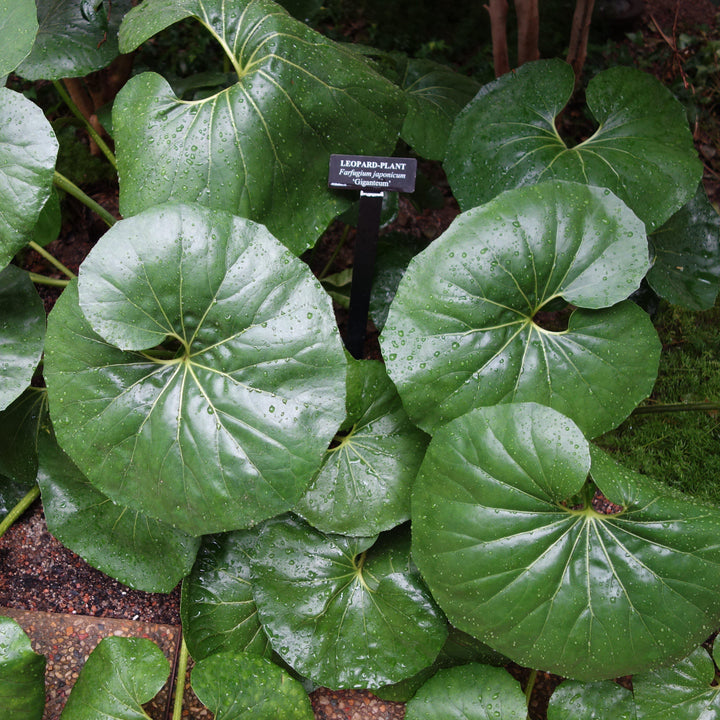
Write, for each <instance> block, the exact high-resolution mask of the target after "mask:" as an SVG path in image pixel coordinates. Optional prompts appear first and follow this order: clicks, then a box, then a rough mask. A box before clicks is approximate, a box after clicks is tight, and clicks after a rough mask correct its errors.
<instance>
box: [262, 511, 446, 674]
mask: <svg viewBox="0 0 720 720" xmlns="http://www.w3.org/2000/svg"><path fill="white" fill-rule="evenodd" d="M252 567H253V581H254V593H255V601H256V602H257V605H258V612H259V613H260V619H261V621H262V623H263V625H264V627H265V631H266V632H267V634H268V636H269V637H270V642H271V643H272V645H273V647H274V649H275V651H276V652H277V653H278V654H279V655H280V656H281V657H282V658H283V659H284V660H285V661H286V662H288V663H289V664H290V665H291V666H292V667H293V668H294V669H295V670H296V671H297V672H299V673H300V674H302V675H304V676H306V677H309V678H311V679H312V680H313V681H314V682H316V683H318V684H322V685H326V686H328V687H332V688H340V687H362V688H366V687H377V686H380V685H386V684H388V683H393V682H397V681H399V680H402V679H404V678H406V677H410V676H411V675H414V674H415V673H417V672H418V671H419V670H421V669H422V668H423V667H425V666H426V665H429V664H430V663H431V662H432V661H433V660H434V659H435V656H436V655H437V654H438V652H439V650H440V648H441V647H442V644H443V642H444V640H445V637H446V635H447V629H446V623H445V620H444V618H443V616H442V614H441V613H440V612H439V611H438V609H437V607H436V605H435V603H434V602H433V600H432V598H431V597H430V593H429V592H428V591H427V588H426V587H425V585H424V583H423V582H422V579H421V578H420V575H419V574H418V572H417V570H415V568H414V567H413V566H411V564H410V560H409V547H408V546H407V544H406V543H405V541H404V540H397V539H395V538H394V537H391V538H389V539H385V540H381V541H380V542H379V543H378V544H376V545H373V538H347V537H343V536H341V535H323V534H322V533H320V532H319V531H317V530H314V529H313V528H311V527H310V526H309V525H306V524H305V523H303V522H301V521H299V520H295V519H294V518H292V517H280V518H275V519H273V520H270V521H268V522H267V523H266V525H265V527H264V528H263V530H262V532H261V534H260V538H259V540H258V543H257V546H256V548H255V554H254V556H253V566H252Z"/></svg>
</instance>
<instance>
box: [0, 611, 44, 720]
mask: <svg viewBox="0 0 720 720" xmlns="http://www.w3.org/2000/svg"><path fill="white" fill-rule="evenodd" d="M0 707H2V709H3V713H4V715H5V717H7V718H8V719H9V718H12V720H41V718H42V716H43V711H44V709H45V658H44V657H43V656H42V655H38V654H37V653H35V652H34V651H33V649H32V646H31V644H30V638H29V637H28V636H27V635H26V634H25V633H24V631H23V629H22V628H21V627H20V626H19V625H18V624H17V623H16V622H15V621H14V620H11V619H10V618H8V617H0Z"/></svg>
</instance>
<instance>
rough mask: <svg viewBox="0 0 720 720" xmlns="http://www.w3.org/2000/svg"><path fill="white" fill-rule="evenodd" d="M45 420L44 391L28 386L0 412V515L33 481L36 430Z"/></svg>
mask: <svg viewBox="0 0 720 720" xmlns="http://www.w3.org/2000/svg"><path fill="white" fill-rule="evenodd" d="M46 422H48V420H47V393H46V392H44V391H43V390H40V389H39V388H32V387H31V388H28V389H27V390H26V391H25V392H24V393H23V394H22V395H21V396H20V397H19V398H18V399H17V400H16V401H15V402H14V403H12V404H11V405H10V407H8V408H7V409H6V410H3V411H1V412H0V519H2V518H3V517H4V516H5V515H6V514H7V513H8V512H9V511H10V510H11V509H12V508H13V507H14V506H15V504H16V503H17V502H18V501H19V500H20V499H21V498H22V497H23V496H24V495H25V494H26V493H27V492H29V491H30V489H31V488H32V487H33V485H34V484H35V478H36V476H37V468H38V459H37V441H38V433H39V432H40V429H41V427H42V426H43V424H44V423H46Z"/></svg>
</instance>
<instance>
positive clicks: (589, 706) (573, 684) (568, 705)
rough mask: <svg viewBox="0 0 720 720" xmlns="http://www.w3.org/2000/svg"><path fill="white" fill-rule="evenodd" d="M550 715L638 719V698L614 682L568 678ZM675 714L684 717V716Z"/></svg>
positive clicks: (570, 719) (553, 719)
mask: <svg viewBox="0 0 720 720" xmlns="http://www.w3.org/2000/svg"><path fill="white" fill-rule="evenodd" d="M633 684H634V678H633ZM547 716H548V720H578V718H582V719H583V720H636V716H635V701H634V700H633V694H632V693H631V692H630V691H629V690H627V689H626V688H624V687H623V686H622V685H618V684H617V683H614V682H596V683H580V682H577V681H576V680H566V681H565V682H564V683H562V684H561V685H560V686H559V687H558V688H556V690H555V691H554V692H553V694H552V695H551V696H550V703H549V704H548V712H547ZM664 717H671V716H664ZM672 717H675V718H677V720H681V717H682V716H678V715H674V716H672ZM683 720H684V718H683ZM694 720H697V718H694Z"/></svg>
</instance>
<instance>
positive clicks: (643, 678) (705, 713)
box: [633, 647, 720, 720]
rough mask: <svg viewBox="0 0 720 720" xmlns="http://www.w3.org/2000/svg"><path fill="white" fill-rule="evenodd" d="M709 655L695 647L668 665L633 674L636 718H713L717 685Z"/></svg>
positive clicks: (719, 701)
mask: <svg viewBox="0 0 720 720" xmlns="http://www.w3.org/2000/svg"><path fill="white" fill-rule="evenodd" d="M716 680H717V678H716V670H715V665H714V664H713V659H712V658H711V657H710V656H709V655H708V653H707V651H706V650H705V648H702V647H699V648H697V649H695V650H694V651H693V652H692V653H691V654H690V655H688V657H686V658H684V659H683V660H681V661H680V662H679V663H677V664H676V665H673V666H672V667H666V668H660V669H658V670H654V671H652V672H647V673H642V674H641V675H637V676H635V677H634V678H633V690H634V691H635V704H636V707H637V719H638V720H665V718H674V719H675V720H717V718H719V717H720V686H718V685H717V682H716Z"/></svg>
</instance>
